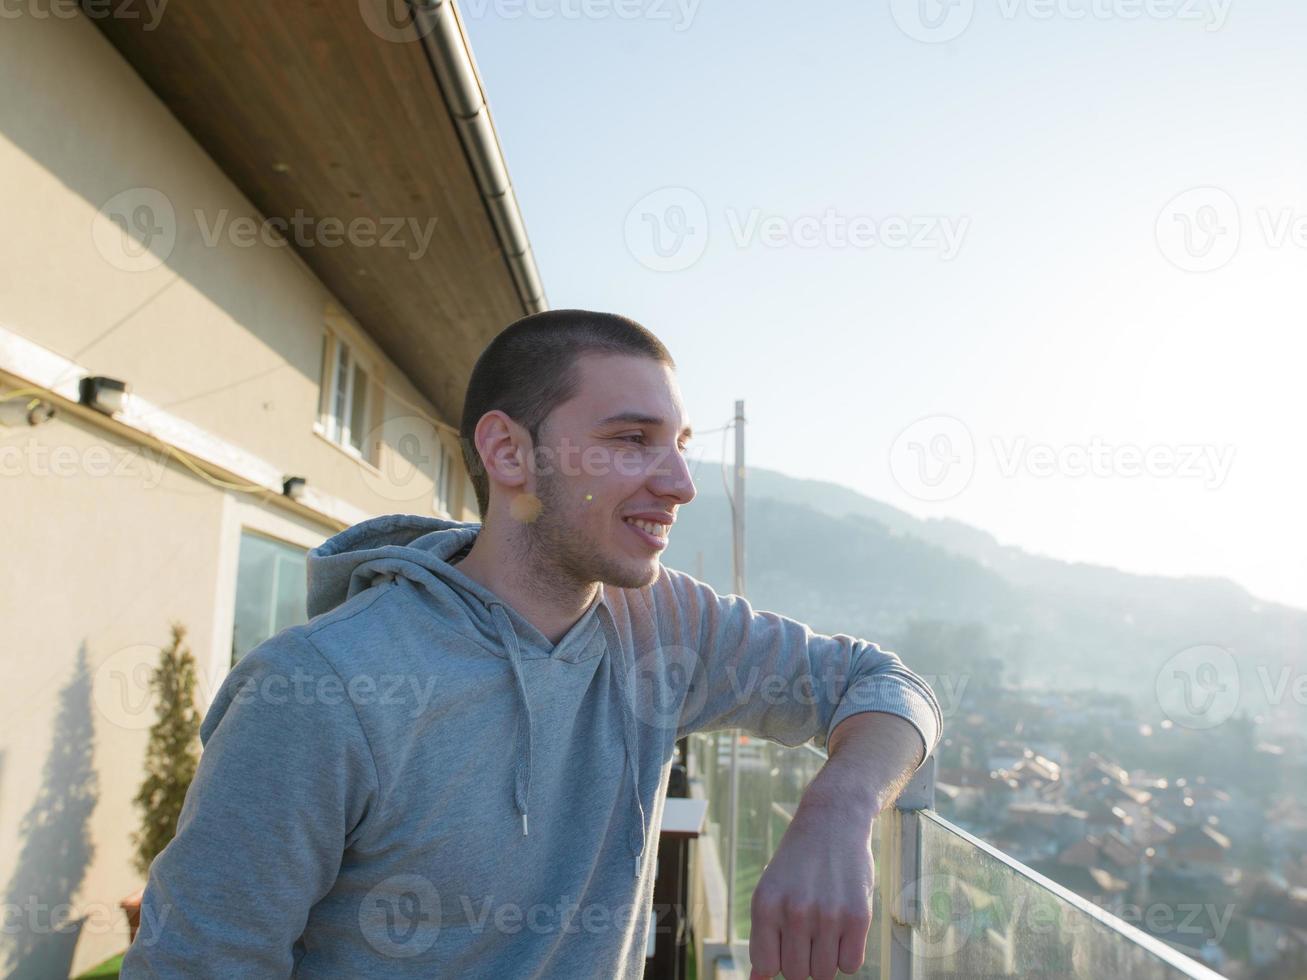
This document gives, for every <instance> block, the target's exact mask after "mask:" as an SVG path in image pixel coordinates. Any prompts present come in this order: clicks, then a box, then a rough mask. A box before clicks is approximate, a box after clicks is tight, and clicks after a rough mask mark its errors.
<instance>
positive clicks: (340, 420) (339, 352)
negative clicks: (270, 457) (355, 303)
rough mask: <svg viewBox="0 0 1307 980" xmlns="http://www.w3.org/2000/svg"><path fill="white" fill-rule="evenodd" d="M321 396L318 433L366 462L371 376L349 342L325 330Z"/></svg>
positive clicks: (369, 449) (370, 452) (369, 451)
mask: <svg viewBox="0 0 1307 980" xmlns="http://www.w3.org/2000/svg"><path fill="white" fill-rule="evenodd" d="M322 365H323V370H322V398H321V403H320V404H319V406H318V412H319V415H320V418H319V425H320V426H321V429H322V434H323V435H325V436H326V437H327V438H328V439H330V440H331V441H332V442H334V443H336V444H337V445H338V446H340V447H341V448H342V449H344V450H346V451H347V452H350V453H352V454H353V455H355V456H358V457H359V458H360V459H362V460H365V461H367V462H369V463H372V462H374V460H373V458H372V457H373V455H374V453H373V447H372V446H371V445H368V444H367V443H368V442H369V441H370V440H368V431H369V429H371V427H372V426H371V419H372V400H373V393H372V389H373V385H372V376H371V373H370V372H369V370H368V368H367V366H366V365H365V364H364V362H363V361H362V360H361V359H360V358H359V357H358V356H357V355H356V353H355V351H354V348H353V347H351V346H350V344H349V343H348V342H347V341H345V340H343V339H342V338H340V337H339V336H337V335H336V334H334V333H332V332H331V331H326V332H324V333H323V335H322Z"/></svg>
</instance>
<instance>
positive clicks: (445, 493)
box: [433, 437, 454, 517]
mask: <svg viewBox="0 0 1307 980" xmlns="http://www.w3.org/2000/svg"><path fill="white" fill-rule="evenodd" d="M436 441H437V444H438V445H439V447H440V459H439V460H437V462H436V473H435V476H436V499H435V502H434V504H433V506H434V507H435V509H436V511H437V513H441V514H448V515H449V516H450V517H453V516H454V511H453V504H454V501H453V499H452V497H451V494H453V492H454V456H453V454H452V453H450V451H449V449H448V448H446V446H445V440H444V439H441V438H439V437H437V440H436Z"/></svg>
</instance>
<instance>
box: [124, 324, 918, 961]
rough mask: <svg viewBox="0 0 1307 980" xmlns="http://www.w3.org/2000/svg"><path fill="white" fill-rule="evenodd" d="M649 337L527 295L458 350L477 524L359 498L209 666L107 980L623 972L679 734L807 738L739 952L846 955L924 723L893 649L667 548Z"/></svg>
mask: <svg viewBox="0 0 1307 980" xmlns="http://www.w3.org/2000/svg"><path fill="white" fill-rule="evenodd" d="M674 367H675V364H674V362H673V361H672V359H671V357H670V355H669V354H668V353H667V350H666V349H665V348H664V346H663V345H662V344H661V343H660V342H659V341H658V339H657V338H656V337H655V336H654V335H653V334H651V333H650V332H649V331H647V330H646V329H644V328H643V327H641V326H640V325H639V324H636V323H634V322H633V321H630V320H628V319H625V318H623V317H619V316H614V315H610V314H600V313H591V312H586V311H578V310H561V311H554V312H549V313H541V314H537V315H534V316H530V317H526V318H525V319H522V320H519V321H518V322H517V323H515V324H513V325H511V326H510V327H508V328H507V329H506V330H504V331H503V333H501V334H500V335H499V336H498V337H496V338H495V340H494V341H493V342H492V343H491V344H490V346H489V347H488V348H487V349H486V350H485V352H484V353H483V354H482V355H481V357H480V359H479V360H478V362H477V364H476V366H475V368H474V370H473V372H472V377H471V379H470V381H469V386H468V392H467V398H466V402H465V405H464V413H463V420H462V428H461V438H462V443H463V450H464V455H465V457H466V460H467V463H468V465H469V471H470V473H471V475H472V480H473V484H474V487H475V489H476V494H477V502H478V504H479V506H480V509H481V513H482V515H483V518H484V519H483V521H482V523H481V524H479V525H478V524H460V523H456V522H450V521H443V520H436V519H433V518H425V517H418V516H404V515H394V516H388V517H381V518H376V519H373V520H369V521H365V522H363V523H362V524H359V525H356V526H355V527H352V528H350V529H349V530H347V531H344V532H342V533H340V534H338V535H336V536H335V537H333V538H332V539H330V540H329V541H327V542H326V543H325V544H323V545H322V546H320V547H319V548H317V549H315V550H314V551H312V552H311V553H310V555H309V610H308V611H309V615H310V616H311V617H312V618H311V619H310V621H309V622H308V623H307V624H305V625H303V626H296V627H292V628H290V629H287V630H284V631H282V632H281V633H279V634H278V635H276V636H274V637H272V638H271V639H269V640H267V641H265V642H264V643H262V644H260V645H259V646H258V647H257V648H255V649H254V650H253V651H251V652H250V653H249V654H247V655H246V656H245V657H244V658H243V659H242V660H241V661H240V662H239V663H238V664H237V665H236V667H235V668H233V670H232V672H231V674H230V675H229V676H228V677H227V679H226V680H225V682H224V684H223V686H222V688H221V690H220V691H219V692H218V695H217V697H216V699H215V701H214V704H213V707H212V708H211V709H210V711H209V713H208V715H207V716H206V718H205V720H204V724H203V729H202V737H203V739H204V745H205V748H204V753H203V756H202V758H201V761H200V765H199V769H198V771H197V773H196V777H195V781H194V783H193V785H192V786H191V788H190V792H189V793H188V794H187V797H186V801H185V805H184V808H183V811H182V814H181V818H180V820H179V821H178V827H177V836H176V838H175V839H174V840H173V841H172V843H170V844H169V845H168V847H167V848H166V849H165V850H164V851H163V852H162V853H161V854H160V855H159V857H158V858H157V859H156V860H155V862H154V864H153V866H152V867H151V869H150V876H149V882H148V885H147V887H146V891H145V896H144V901H143V905H142V922H141V931H140V933H139V934H138V936H137V939H136V942H135V943H134V944H133V946H132V948H131V950H130V951H129V953H128V955H127V957H126V958H125V960H124V963H123V971H122V976H123V977H124V978H128V980H130V978H134V977H145V976H186V977H201V976H213V977H237V976H239V977H272V976H278V977H285V976H289V975H292V974H293V975H295V976H300V977H342V978H344V977H349V978H357V977H437V976H438V977H457V978H466V977H513V978H517V977H558V978H563V980H573V978H587V980H589V978H608V977H625V978H636V977H639V976H640V975H641V972H642V969H643V963H644V950H645V940H646V935H647V930H648V926H649V919H650V914H651V901H652V893H653V877H654V851H655V843H656V839H657V833H658V828H659V825H660V822H661V818H662V811H663V803H664V800H665V798H666V788H667V780H668V775H669V772H670V767H671V760H672V757H673V751H674V746H675V742H676V740H677V739H679V738H681V737H683V736H685V735H688V734H690V733H691V732H696V731H707V730H713V729H725V728H737V727H738V728H741V729H743V730H745V731H747V732H749V733H751V734H754V735H757V736H761V737H766V738H771V739H774V740H776V741H779V742H782V743H784V744H787V745H799V744H802V743H803V742H805V741H808V740H813V741H815V742H816V743H817V744H818V745H822V746H826V747H827V748H828V750H829V754H830V758H829V761H828V762H827V763H826V765H825V766H824V767H823V769H822V770H821V772H820V774H819V775H818V776H817V777H816V778H815V779H814V781H813V783H812V784H811V786H810V787H809V788H808V790H807V791H806V793H805V795H804V797H803V800H802V802H801V804H800V806H799V808H798V811H797V813H796V814H795V817H794V820H793V822H792V823H791V825H790V827H789V829H788V830H787V832H786V833H785V835H784V837H783V838H782V840H781V843H780V845H779V847H778V849H777V852H776V855H775V857H774V858H773V860H772V861H771V863H770V864H769V865H768V867H767V868H766V870H765V871H764V873H763V875H762V878H761V880H760V881H759V883H758V886H757V889H756V891H755V894H754V898H753V920H752V933H751V938H750V951H751V955H752V960H753V967H754V970H755V976H774V975H776V974H778V973H780V972H782V971H783V973H784V976H785V977H786V978H788V980H798V978H801V977H809V976H812V977H815V978H829V977H833V976H834V974H835V970H836V968H837V967H839V968H840V969H842V970H844V971H845V972H850V973H851V972H854V971H855V970H856V969H857V968H858V967H859V965H860V964H861V962H862V958H863V947H864V944H865V941H866V934H867V930H868V927H869V924H870V907H871V899H872V876H873V869H872V866H871V856H870V834H871V825H872V818H873V817H874V816H875V815H876V814H877V813H878V812H879V811H880V810H881V809H883V808H884V807H886V806H888V805H890V804H891V803H892V802H893V800H894V798H895V797H896V796H897V794H898V792H899V791H900V790H901V788H902V786H903V785H904V783H905V782H906V781H907V779H908V777H909V776H910V775H911V773H912V772H913V771H914V769H915V768H916V767H917V766H918V765H920V764H921V762H922V761H923V760H924V758H925V756H926V755H927V754H928V753H929V752H930V751H931V750H932V749H933V748H934V746H935V745H936V743H937V742H938V739H939V734H940V713H939V706H938V704H937V702H936V700H935V697H934V694H933V693H932V692H931V690H930V688H929V686H928V685H927V684H926V683H925V682H924V681H922V679H921V678H920V677H918V676H917V675H916V674H914V673H912V672H911V671H910V670H908V669H907V668H905V667H904V666H903V664H902V662H901V661H900V660H899V658H898V657H897V656H895V655H894V654H892V653H889V652H886V651H882V650H880V649H879V648H878V647H877V646H876V645H874V644H872V643H868V642H866V641H863V640H858V639H855V638H853V637H850V636H846V635H843V634H839V635H835V636H824V635H820V634H816V633H814V632H813V631H812V630H810V629H809V628H808V627H807V626H805V625H803V624H801V623H798V622H796V621H794V620H792V619H787V618H785V617H783V616H779V615H776V614H774V613H769V612H755V611H754V610H753V609H752V608H751V607H750V605H749V603H748V602H746V601H745V600H744V599H742V598H741V597H739V596H720V595H717V594H716V593H714V592H713V591H712V590H711V589H710V588H709V587H708V586H707V585H705V584H703V583H702V582H699V581H696V580H695V579H694V578H692V577H690V576H688V575H685V574H683V573H681V572H677V571H673V570H671V569H668V568H665V567H664V566H662V565H661V563H660V562H659V555H660V553H661V552H662V550H663V548H665V547H666V543H667V535H668V533H669V532H670V531H671V528H672V525H673V523H674V521H675V519H676V515H677V510H678V508H680V507H682V506H684V505H685V504H688V503H690V501H691V500H693V499H694V495H695V490H694V485H693V482H692V481H691V479H690V474H689V471H688V470H687V467H686V460H685V445H686V440H687V439H688V438H689V435H690V429H689V426H688V425H686V420H685V412H684V408H683V405H682V402H681V397H680V392H679V389H678V386H677V383H676V379H675V376H674V374H673V369H674Z"/></svg>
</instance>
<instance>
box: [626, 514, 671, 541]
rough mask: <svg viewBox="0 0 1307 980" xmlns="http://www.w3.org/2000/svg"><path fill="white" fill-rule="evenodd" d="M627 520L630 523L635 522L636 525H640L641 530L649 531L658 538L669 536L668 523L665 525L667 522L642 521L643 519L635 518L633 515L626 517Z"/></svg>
mask: <svg viewBox="0 0 1307 980" xmlns="http://www.w3.org/2000/svg"><path fill="white" fill-rule="evenodd" d="M626 522H627V523H628V524H634V525H635V526H636V527H638V528H639V529H640V530H642V531H646V532H648V533H649V534H652V535H653V536H654V537H657V538H665V537H667V525H665V524H658V523H656V522H654V521H641V520H636V519H635V518H633V517H628V518H627V519H626Z"/></svg>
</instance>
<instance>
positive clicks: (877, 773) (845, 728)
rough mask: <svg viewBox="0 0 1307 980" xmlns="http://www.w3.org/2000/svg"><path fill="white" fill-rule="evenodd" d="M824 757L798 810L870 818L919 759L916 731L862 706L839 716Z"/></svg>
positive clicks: (901, 720)
mask: <svg viewBox="0 0 1307 980" xmlns="http://www.w3.org/2000/svg"><path fill="white" fill-rule="evenodd" d="M827 749H828V759H827V761H826V764H825V765H824V766H822V768H821V771H820V772H818V773H817V775H816V776H815V777H814V778H813V780H812V782H811V783H810V784H809V786H808V789H807V791H806V792H805V793H804V794H803V799H802V800H801V801H800V803H799V812H798V813H797V814H796V815H795V818H796V820H797V819H799V816H800V814H802V815H803V816H804V817H805V818H807V817H808V816H809V815H811V816H813V817H815V818H817V819H829V816H830V814H831V813H832V812H837V813H838V814H839V815H840V819H844V820H857V821H860V822H861V821H865V822H866V824H867V827H868V829H870V826H871V821H872V819H873V818H874V817H875V816H876V815H877V814H879V813H880V812H881V811H882V810H884V809H885V808H886V807H888V806H892V805H893V803H894V801H895V800H896V799H898V796H899V793H901V792H902V791H903V787H904V786H906V785H907V783H908V780H909V779H911V777H912V774H913V773H914V772H915V771H916V770H917V767H918V766H920V765H921V763H922V761H923V753H924V749H923V746H922V741H921V734H920V733H919V732H918V731H917V729H916V727H915V726H914V725H913V724H912V723H911V722H909V721H907V720H906V719H904V718H901V717H900V716H898V715H895V714H890V713H889V712H885V711H862V712H859V713H858V714H855V715H850V716H849V717H847V718H845V719H844V720H843V721H842V722H840V723H839V725H838V726H837V727H836V728H835V730H834V731H833V732H831V736H830V740H829V742H828V743H827Z"/></svg>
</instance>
